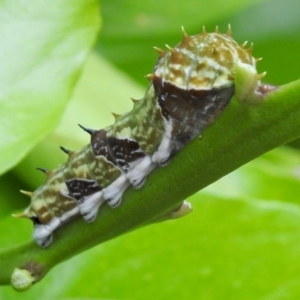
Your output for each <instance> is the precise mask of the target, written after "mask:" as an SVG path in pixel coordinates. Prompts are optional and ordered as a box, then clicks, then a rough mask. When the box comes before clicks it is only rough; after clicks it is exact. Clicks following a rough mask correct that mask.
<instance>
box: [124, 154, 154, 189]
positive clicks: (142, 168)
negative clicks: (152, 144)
mask: <svg viewBox="0 0 300 300" xmlns="http://www.w3.org/2000/svg"><path fill="white" fill-rule="evenodd" d="M156 166H157V165H156V164H155V163H153V162H152V160H151V156H150V155H147V156H145V157H144V158H143V159H142V161H141V162H140V163H139V164H137V165H136V166H135V167H134V168H133V169H132V170H131V171H129V172H128V174H127V178H128V180H129V181H130V183H131V184H132V186H133V187H134V188H135V189H139V188H141V187H142V186H143V184H144V183H145V178H146V176H147V175H148V174H149V173H150V172H151V171H152V170H153V169H155V167H156Z"/></svg>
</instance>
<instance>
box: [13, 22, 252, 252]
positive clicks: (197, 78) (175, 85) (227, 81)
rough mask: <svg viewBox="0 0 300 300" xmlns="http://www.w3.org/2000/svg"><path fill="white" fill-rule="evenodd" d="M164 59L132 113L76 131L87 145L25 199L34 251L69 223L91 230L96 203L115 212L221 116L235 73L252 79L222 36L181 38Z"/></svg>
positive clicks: (235, 47) (244, 57) (248, 56)
mask: <svg viewBox="0 0 300 300" xmlns="http://www.w3.org/2000/svg"><path fill="white" fill-rule="evenodd" d="M182 32H183V38H182V41H181V42H180V43H179V44H178V45H177V46H175V47H174V48H172V47H170V46H168V45H166V46H167V49H168V50H166V51H164V50H162V49H160V48H156V47H154V48H155V49H156V50H157V51H158V53H159V58H158V61H157V63H156V65H155V67H154V71H153V73H152V74H150V75H147V78H148V79H149V80H150V85H149V87H148V89H147V91H146V93H145V95H144V97H143V98H142V99H141V100H133V102H134V104H133V109H132V110H131V111H130V112H128V113H125V114H123V115H115V122H114V124H113V125H111V126H108V127H106V128H104V129H100V130H92V129H89V128H86V127H84V126H81V125H80V127H81V128H82V129H83V130H85V131H86V132H87V133H89V134H90V137H91V141H90V143H89V144H88V145H87V146H85V147H83V148H82V149H80V150H77V151H74V152H73V151H70V150H67V149H65V148H63V147H61V149H62V150H63V151H64V152H66V153H67V154H68V161H67V162H66V163H65V164H63V165H60V166H59V167H58V168H57V169H54V170H52V171H48V170H46V169H41V168H40V170H42V171H43V172H45V173H46V175H47V179H46V182H45V183H44V185H42V186H40V187H39V188H38V189H37V190H35V191H34V192H33V193H30V192H25V193H26V194H28V195H29V196H30V197H31V202H30V205H29V207H28V208H26V209H25V211H24V212H23V213H21V214H20V215H18V216H19V217H27V218H29V219H31V220H32V221H33V224H34V233H33V237H34V239H35V241H36V243H37V244H38V245H40V246H42V247H47V246H49V245H50V244H51V242H52V239H53V232H54V231H55V230H56V229H57V228H58V227H60V226H62V225H63V224H64V223H66V222H67V221H69V220H70V219H72V218H73V217H74V216H77V215H82V217H83V218H84V220H85V221H86V222H92V221H93V220H94V219H95V218H96V216H97V213H98V210H99V208H100V207H101V205H103V203H105V202H106V203H107V204H108V205H109V206H111V207H117V206H118V205H120V203H121V198H122V194H123V193H124V191H125V190H126V189H127V188H128V187H129V186H132V187H133V188H135V189H138V188H140V187H142V185H143V184H144V182H145V179H146V177H147V175H148V174H149V173H150V172H151V171H152V170H154V169H155V168H156V167H158V166H165V165H166V164H168V162H169V161H170V159H171V157H172V156H173V155H174V154H176V153H177V152H178V151H179V150H180V149H182V148H183V147H184V146H185V145H186V144H187V143H188V142H189V141H191V140H192V139H194V138H195V137H197V136H199V134H201V132H202V131H203V130H204V129H205V128H206V127H207V126H208V125H209V124H211V123H213V122H214V120H215V119H216V117H217V116H218V115H219V114H220V113H221V112H222V111H223V110H224V109H225V107H226V106H227V105H228V103H229V102H230V99H231V98H232V96H233V95H234V93H235V86H234V76H235V65H236V64H237V63H241V64H245V65H247V67H248V68H250V69H251V70H252V71H253V72H254V73H256V61H257V60H256V59H255V58H253V57H252V47H250V48H248V49H245V48H244V47H245V43H244V44H242V45H239V44H238V43H237V42H235V41H234V40H233V38H232V37H231V28H230V26H229V27H228V31H227V33H226V34H221V33H220V32H219V30H218V28H216V30H215V32H213V33H207V32H206V30H205V28H204V27H203V31H202V32H201V33H200V34H197V35H194V36H189V35H188V34H187V33H186V32H185V31H184V29H183V28H182Z"/></svg>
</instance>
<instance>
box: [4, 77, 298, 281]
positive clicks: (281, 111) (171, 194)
mask: <svg viewBox="0 0 300 300" xmlns="http://www.w3.org/2000/svg"><path fill="white" fill-rule="evenodd" d="M298 136H300V80H298V81H296V82H293V83H290V84H287V85H285V86H282V87H280V88H278V89H277V90H275V91H273V92H270V93H267V94H266V95H265V97H264V99H263V100H262V101H261V102H260V103H259V104H249V103H247V102H239V101H237V100H236V99H232V101H231V103H230V105H229V106H228V108H227V109H226V110H225V112H224V113H223V114H222V115H221V116H220V117H219V118H218V119H217V121H216V123H215V124H214V125H212V126H210V127H209V128H208V129H206V130H205V131H204V134H203V137H202V138H198V139H196V140H194V141H192V142H191V143H189V144H188V145H187V146H186V147H185V148H184V149H183V150H182V151H180V153H178V155H176V156H175V157H174V158H173V161H172V163H170V165H168V166H167V167H165V168H161V169H157V170H155V171H154V172H152V173H151V174H150V175H149V176H148V178H147V182H146V184H145V186H144V187H143V188H142V189H141V190H139V191H136V190H133V189H129V190H128V191H126V193H125V194H124V197H123V202H122V205H121V206H120V207H118V208H117V209H114V210H112V209H110V208H109V207H108V206H104V207H103V208H101V210H100V212H99V215H98V217H97V219H96V220H95V221H94V222H93V223H90V224H87V223H85V222H84V221H83V220H82V218H77V219H75V220H73V221H71V222H70V223H68V224H66V225H65V226H63V227H62V228H60V229H59V230H57V231H56V232H55V233H54V242H53V244H52V245H51V246H50V247H49V248H47V249H42V248H39V247H38V246H36V245H35V243H34V242H29V243H27V244H23V245H17V246H15V247H14V248H11V249H7V250H5V251H2V252H0V270H1V272H0V284H9V283H10V278H11V275H12V273H13V270H14V268H15V267H17V268H21V269H26V270H28V271H29V272H30V273H31V274H32V276H33V277H34V279H35V281H39V280H41V279H42V277H43V276H44V275H45V274H46V273H47V272H48V271H49V270H50V269H51V268H52V267H53V266H55V265H56V264H58V263H60V262H62V261H64V260H67V259H68V258H70V257H72V256H74V255H76V254H78V253H80V252H82V251H84V250H86V249H89V248H91V247H93V246H96V245H98V244H100V243H102V242H105V241H107V240H109V239H112V238H115V237H117V236H119V235H121V234H124V233H126V232H128V231H131V230H134V229H136V228H138V227H141V226H143V225H146V224H149V223H151V222H152V221H153V220H155V219H158V218H159V216H162V215H163V214H165V213H166V212H168V211H170V210H171V209H172V208H174V207H176V206H178V205H179V204H180V203H181V202H182V200H183V199H185V198H187V197H188V196H190V195H192V194H194V193H195V192H197V191H198V190H200V189H202V188H204V187H206V186H207V185H209V184H211V183H212V182H214V181H216V180H218V179H219V178H221V177H223V176H224V175H226V174H228V173H230V172H231V171H233V170H235V169H237V168H238V167H240V166H242V165H243V164H245V163H247V162H249V161H251V160H252V159H254V158H256V157H258V156H260V155H262V154H263V153H265V152H267V151H269V150H271V149H273V148H275V147H278V146H280V145H282V144H284V143H287V142H289V141H291V140H293V139H295V138H297V137H298Z"/></svg>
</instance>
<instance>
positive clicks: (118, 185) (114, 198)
mask: <svg viewBox="0 0 300 300" xmlns="http://www.w3.org/2000/svg"><path fill="white" fill-rule="evenodd" d="M129 186H130V182H129V181H128V179H127V177H126V175H125V174H123V175H121V176H120V177H119V178H118V179H116V180H115V181H114V182H113V183H111V184H110V185H109V186H108V187H107V188H105V189H103V190H102V191H103V198H104V200H106V201H107V203H108V205H109V206H110V207H117V206H118V205H119V204H120V203H121V199H122V195H123V193H124V191H125V190H126V189H127V188H128V187H129Z"/></svg>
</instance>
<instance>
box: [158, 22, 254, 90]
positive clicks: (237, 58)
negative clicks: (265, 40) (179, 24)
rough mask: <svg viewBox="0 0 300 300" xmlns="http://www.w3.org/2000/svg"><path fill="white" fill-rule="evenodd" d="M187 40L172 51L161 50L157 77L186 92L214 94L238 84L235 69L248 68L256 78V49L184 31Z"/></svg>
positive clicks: (224, 38) (225, 36)
mask: <svg viewBox="0 0 300 300" xmlns="http://www.w3.org/2000/svg"><path fill="white" fill-rule="evenodd" d="M182 31H183V39H182V41H181V43H179V44H178V45H177V46H175V47H174V48H171V47H169V46H167V48H168V49H169V51H167V52H165V51H163V50H161V49H157V50H158V51H159V54H160V59H159V60H158V62H157V65H156V67H155V70H154V74H153V75H155V76H157V77H159V78H161V79H162V80H163V81H164V82H168V83H170V84H172V85H174V86H176V87H178V88H181V89H183V90H191V89H194V90H210V89H212V88H223V87H229V86H231V85H233V84H234V78H235V65H236V64H237V63H242V64H246V65H248V66H249V67H250V68H252V69H253V71H254V73H255V74H256V68H255V66H256V59H255V58H253V57H252V45H251V46H250V48H248V49H245V48H244V47H245V46H246V43H247V42H245V43H243V44H242V45H239V44H238V43H237V42H235V41H234V40H233V39H232V37H231V29H230V26H229V27H228V31H227V33H226V34H221V33H219V30H218V28H216V31H215V32H213V33H207V32H206V31H205V29H204V28H203V31H202V33H200V34H197V35H194V36H189V35H188V34H187V33H186V32H185V31H184V29H182Z"/></svg>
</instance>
